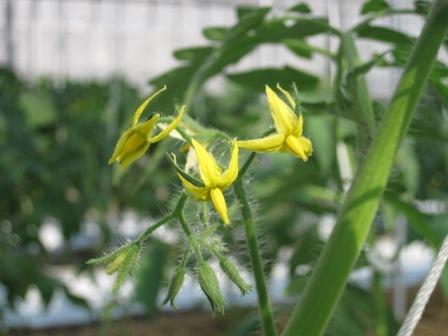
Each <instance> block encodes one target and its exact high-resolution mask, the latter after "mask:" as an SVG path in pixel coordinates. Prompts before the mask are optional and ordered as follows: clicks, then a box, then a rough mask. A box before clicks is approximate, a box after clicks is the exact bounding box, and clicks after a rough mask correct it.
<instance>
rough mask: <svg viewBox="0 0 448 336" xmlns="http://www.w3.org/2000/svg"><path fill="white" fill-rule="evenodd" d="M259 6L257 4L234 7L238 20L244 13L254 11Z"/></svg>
mask: <svg viewBox="0 0 448 336" xmlns="http://www.w3.org/2000/svg"><path fill="white" fill-rule="evenodd" d="M259 8H260V7H257V6H246V5H242V6H238V7H236V15H237V17H238V20H241V19H243V18H244V17H245V16H246V15H248V14H251V13H254V12H256V11H257V10H258V9H259Z"/></svg>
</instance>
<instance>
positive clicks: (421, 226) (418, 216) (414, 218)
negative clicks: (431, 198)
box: [384, 192, 442, 248]
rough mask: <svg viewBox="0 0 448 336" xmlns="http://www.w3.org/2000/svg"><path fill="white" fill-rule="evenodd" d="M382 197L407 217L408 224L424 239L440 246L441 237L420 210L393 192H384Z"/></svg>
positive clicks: (435, 245)
mask: <svg viewBox="0 0 448 336" xmlns="http://www.w3.org/2000/svg"><path fill="white" fill-rule="evenodd" d="M384 198H385V200H386V201H387V202H388V203H389V204H391V205H392V206H393V207H394V208H395V209H397V210H398V211H400V212H402V213H403V214H404V215H405V216H406V217H407V218H408V220H409V224H410V225H411V227H412V229H413V230H414V231H415V232H417V233H418V234H419V235H420V236H421V237H423V238H424V239H426V240H427V241H428V243H430V244H431V245H432V246H434V247H436V248H437V247H438V246H440V244H441V243H442V238H441V237H440V236H439V235H438V234H437V233H436V232H434V231H433V230H432V229H431V227H430V226H429V222H430V221H429V219H428V217H427V215H425V214H423V213H422V212H420V211H419V210H418V209H417V208H416V207H415V206H414V205H413V204H411V203H409V202H405V201H403V200H401V199H400V198H399V196H398V195H397V194H395V193H391V192H386V193H385V194H384Z"/></svg>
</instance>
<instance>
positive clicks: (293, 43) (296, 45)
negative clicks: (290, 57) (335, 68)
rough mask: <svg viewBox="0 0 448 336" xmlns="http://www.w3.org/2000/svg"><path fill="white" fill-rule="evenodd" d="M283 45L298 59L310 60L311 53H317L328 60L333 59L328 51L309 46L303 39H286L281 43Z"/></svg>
mask: <svg viewBox="0 0 448 336" xmlns="http://www.w3.org/2000/svg"><path fill="white" fill-rule="evenodd" d="M283 44H284V45H285V46H286V47H287V48H288V49H289V50H291V51H292V52H293V53H294V54H296V55H297V56H300V57H304V58H311V57H312V56H313V53H319V54H322V55H325V56H328V57H330V58H333V57H334V55H333V54H332V53H331V51H330V50H328V49H325V48H319V47H315V46H313V45H310V44H308V43H307V42H306V41H305V40H303V39H286V40H284V41H283Z"/></svg>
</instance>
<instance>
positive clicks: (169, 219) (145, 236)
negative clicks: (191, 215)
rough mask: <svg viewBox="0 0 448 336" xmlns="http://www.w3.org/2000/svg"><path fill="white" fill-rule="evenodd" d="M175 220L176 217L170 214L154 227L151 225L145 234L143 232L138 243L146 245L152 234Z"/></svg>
mask: <svg viewBox="0 0 448 336" xmlns="http://www.w3.org/2000/svg"><path fill="white" fill-rule="evenodd" d="M174 218H175V216H174V215H173V213H169V214H168V215H166V216H165V217H163V218H161V219H159V220H158V221H157V222H156V223H154V224H153V225H151V226H150V227H149V228H147V229H146V230H145V232H143V233H142V234H141V235H140V236H139V237H138V238H137V242H138V243H139V244H142V243H144V242H145V241H146V240H147V239H148V238H149V237H150V236H151V234H152V233H153V232H154V231H155V230H157V229H158V228H159V227H161V226H162V225H163V224H166V223H168V222H169V221H171V220H173V219H174Z"/></svg>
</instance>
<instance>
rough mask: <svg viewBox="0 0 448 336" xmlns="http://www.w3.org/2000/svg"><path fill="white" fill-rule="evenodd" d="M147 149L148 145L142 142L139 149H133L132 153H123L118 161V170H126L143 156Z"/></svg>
mask: <svg viewBox="0 0 448 336" xmlns="http://www.w3.org/2000/svg"><path fill="white" fill-rule="evenodd" d="M148 149H149V143H148V142H143V143H142V144H141V145H140V147H138V148H135V149H134V150H133V151H132V152H129V153H125V154H124V155H123V156H122V157H120V160H119V161H118V162H119V163H120V168H121V169H124V168H127V167H128V166H129V165H130V164H131V163H133V162H134V161H136V160H138V159H140V158H141V157H142V156H143V155H145V153H146V151H147V150H148Z"/></svg>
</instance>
